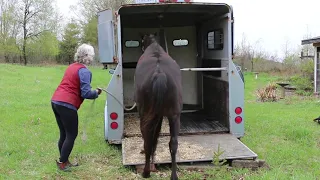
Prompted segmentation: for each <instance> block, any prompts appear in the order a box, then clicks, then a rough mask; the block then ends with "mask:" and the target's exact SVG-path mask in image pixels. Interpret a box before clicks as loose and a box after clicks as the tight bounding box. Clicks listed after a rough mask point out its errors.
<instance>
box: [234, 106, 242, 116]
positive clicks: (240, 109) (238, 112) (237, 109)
mask: <svg viewBox="0 0 320 180" xmlns="http://www.w3.org/2000/svg"><path fill="white" fill-rule="evenodd" d="M234 112H235V113H236V114H237V115H239V114H241V113H242V108H241V107H237V108H236V109H235V110H234Z"/></svg>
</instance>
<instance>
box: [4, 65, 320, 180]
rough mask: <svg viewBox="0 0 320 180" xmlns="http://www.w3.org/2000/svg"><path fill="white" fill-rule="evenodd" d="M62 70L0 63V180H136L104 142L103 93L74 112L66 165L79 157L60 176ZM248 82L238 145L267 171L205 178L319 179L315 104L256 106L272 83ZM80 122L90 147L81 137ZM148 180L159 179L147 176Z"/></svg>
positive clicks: (96, 76) (96, 82)
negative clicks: (57, 104)
mask: <svg viewBox="0 0 320 180" xmlns="http://www.w3.org/2000/svg"><path fill="white" fill-rule="evenodd" d="M65 68H66V66H55V67H23V66H17V65H6V64H0V74H1V76H0V92H1V93H0V129H1V130H0V179H140V175H136V174H135V173H134V172H133V171H132V169H130V168H126V167H123V166H122V163H121V151H120V150H119V149H118V148H116V147H114V146H109V145H108V144H107V143H106V142H105V141H104V137H103V136H104V129H103V125H104V105H105V99H106V94H102V95H101V96H100V97H99V98H98V99H97V100H96V102H95V107H94V109H93V111H90V105H91V103H92V101H90V100H86V101H85V102H84V104H83V106H82V108H81V109H80V110H79V123H80V124H79V135H78V138H77V140H76V142H75V147H74V149H73V152H72V154H71V160H74V159H77V161H79V163H80V164H81V166H79V167H77V168H74V170H73V171H72V172H69V173H64V172H59V171H57V168H56V165H55V160H56V159H58V149H57V140H58V134H59V133H58V127H57V125H56V122H55V119H54V115H53V113H52V110H51V106H50V98H51V95H52V93H53V91H54V90H55V88H56V86H57V85H58V83H59V82H60V80H61V77H62V75H63V72H64V70H65ZM90 69H91V70H92V72H93V80H92V86H93V87H94V88H95V87H98V86H100V87H106V85H107V83H108V80H109V78H110V76H109V75H108V73H107V71H105V70H102V69H101V68H100V67H99V68H93V67H91V68H90ZM245 80H246V87H245V89H246V90H245V97H246V99H245V101H246V102H245V120H246V124H245V131H246V136H245V137H244V138H242V141H243V142H244V143H245V144H246V145H247V146H248V147H249V148H251V149H252V150H253V151H254V152H256V153H257V154H258V156H259V159H265V160H266V162H267V163H268V164H269V166H270V167H271V169H270V170H267V169H261V170H259V171H250V170H247V169H243V170H239V169H238V170H236V169H234V170H225V169H220V170H219V169H212V170H208V172H206V173H207V174H209V176H210V178H207V179H213V178H215V179H240V178H242V177H244V178H245V179H299V180H300V179H308V180H310V179H317V178H318V179H319V177H320V151H319V148H320V142H319V140H320V130H319V129H320V126H319V125H318V124H316V123H314V122H313V121H312V119H313V118H315V117H317V116H318V115H320V111H319V110H320V107H319V105H320V102H318V100H316V99H310V98H309V99H304V100H301V99H300V98H298V97H291V98H287V99H286V100H282V101H279V102H275V103H260V102H256V97H255V93H254V91H255V90H256V88H257V87H260V86H263V85H265V84H266V83H268V82H269V81H272V80H277V77H270V76H268V75H266V74H262V75H259V79H258V80H255V79H254V75H252V74H250V73H248V74H245ZM85 124H87V132H86V134H87V137H88V139H87V141H83V140H82V138H81V137H82V131H83V128H84V125H85ZM162 171H163V172H169V170H168V169H163V170H162ZM179 176H180V179H202V176H203V174H200V173H195V172H185V171H180V172H179ZM152 179H162V178H160V175H159V174H152ZM164 179H168V177H166V178H164Z"/></svg>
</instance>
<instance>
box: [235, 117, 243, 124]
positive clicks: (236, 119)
mask: <svg viewBox="0 0 320 180" xmlns="http://www.w3.org/2000/svg"><path fill="white" fill-rule="evenodd" d="M234 121H235V122H236V123H237V124H240V123H242V117H240V116H237V117H236V118H235V119H234Z"/></svg>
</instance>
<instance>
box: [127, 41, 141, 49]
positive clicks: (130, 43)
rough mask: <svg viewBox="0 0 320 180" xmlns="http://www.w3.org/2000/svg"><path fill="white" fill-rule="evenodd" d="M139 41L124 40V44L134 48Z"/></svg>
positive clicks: (137, 45)
mask: <svg viewBox="0 0 320 180" xmlns="http://www.w3.org/2000/svg"><path fill="white" fill-rule="evenodd" d="M139 45H140V42H139V41H126V42H125V46H126V47H127V48H135V47H139Z"/></svg>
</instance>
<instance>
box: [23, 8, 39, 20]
mask: <svg viewBox="0 0 320 180" xmlns="http://www.w3.org/2000/svg"><path fill="white" fill-rule="evenodd" d="M39 12H41V10H38V11H36V12H34V13H32V14H31V15H30V16H29V17H28V18H27V19H26V21H28V20H29V19H31V18H32V17H33V16H34V15H36V14H38V13H39Z"/></svg>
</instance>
